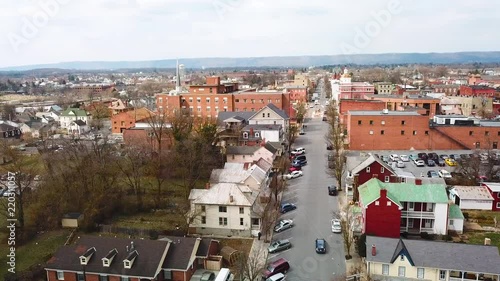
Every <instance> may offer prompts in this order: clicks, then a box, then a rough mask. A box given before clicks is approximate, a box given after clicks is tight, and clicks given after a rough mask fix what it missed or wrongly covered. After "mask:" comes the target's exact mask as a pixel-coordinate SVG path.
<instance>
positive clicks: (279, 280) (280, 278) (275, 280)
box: [266, 273, 286, 281]
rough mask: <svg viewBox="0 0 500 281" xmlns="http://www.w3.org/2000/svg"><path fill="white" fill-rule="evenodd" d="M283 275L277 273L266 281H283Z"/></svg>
mask: <svg viewBox="0 0 500 281" xmlns="http://www.w3.org/2000/svg"><path fill="white" fill-rule="evenodd" d="M285 277H286V276H285V274H283V273H278V274H274V275H273V276H271V277H269V278H267V279H266V281H285Z"/></svg>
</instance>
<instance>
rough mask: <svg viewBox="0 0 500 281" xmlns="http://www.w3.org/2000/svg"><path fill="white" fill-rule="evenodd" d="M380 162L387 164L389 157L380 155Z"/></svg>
mask: <svg viewBox="0 0 500 281" xmlns="http://www.w3.org/2000/svg"><path fill="white" fill-rule="evenodd" d="M382 161H383V162H385V163H389V156H387V155H382Z"/></svg>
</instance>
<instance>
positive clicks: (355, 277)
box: [345, 273, 361, 281]
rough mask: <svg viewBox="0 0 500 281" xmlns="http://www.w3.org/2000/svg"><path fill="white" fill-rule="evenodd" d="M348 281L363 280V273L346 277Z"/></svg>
mask: <svg viewBox="0 0 500 281" xmlns="http://www.w3.org/2000/svg"><path fill="white" fill-rule="evenodd" d="M345 280H346V281H359V280H361V273H358V274H353V275H349V276H346V278H345Z"/></svg>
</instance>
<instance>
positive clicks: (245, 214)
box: [189, 183, 263, 237]
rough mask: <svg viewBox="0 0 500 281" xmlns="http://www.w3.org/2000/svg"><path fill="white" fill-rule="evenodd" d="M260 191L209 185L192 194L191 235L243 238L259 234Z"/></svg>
mask: <svg viewBox="0 0 500 281" xmlns="http://www.w3.org/2000/svg"><path fill="white" fill-rule="evenodd" d="M259 193H260V192H259V191H258V190H253V189H252V188H250V187H248V186H246V185H243V184H236V183H215V184H207V186H206V188H205V189H193V190H191V193H190V194H189V201H190V204H191V207H190V212H191V213H190V217H191V221H190V223H189V232H190V233H191V234H194V233H196V234H205V235H206V234H215V235H224V236H226V235H231V236H241V237H251V236H255V234H256V233H258V232H259V231H260V226H261V217H262V215H263V214H262V213H261V210H262V209H263V208H262V205H261V204H262V203H261V202H260V200H261V198H260V197H259Z"/></svg>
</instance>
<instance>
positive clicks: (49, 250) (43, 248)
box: [0, 230, 69, 278]
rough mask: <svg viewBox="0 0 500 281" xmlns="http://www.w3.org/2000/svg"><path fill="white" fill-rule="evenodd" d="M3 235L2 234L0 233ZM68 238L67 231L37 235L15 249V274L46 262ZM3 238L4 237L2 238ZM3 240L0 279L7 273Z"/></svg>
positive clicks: (3, 241) (6, 250) (0, 249)
mask: <svg viewBox="0 0 500 281" xmlns="http://www.w3.org/2000/svg"><path fill="white" fill-rule="evenodd" d="M2 235H4V233H2ZM68 236H69V231H66V230H58V231H50V232H45V233H42V234H38V235H37V237H35V238H34V239H33V240H31V241H30V242H29V243H27V244H25V245H23V246H20V247H18V248H16V272H22V271H25V270H27V269H28V268H29V267H30V266H33V265H37V264H42V263H44V262H46V261H47V260H48V259H49V258H50V256H51V255H52V254H54V253H55V252H56V250H57V249H58V248H59V247H61V246H63V245H64V243H65V242H66V239H67V238H68ZM3 237H5V235H4V236H3ZM4 243H5V240H3V239H2V244H3V245H2V247H1V248H0V264H1V265H2V266H0V278H3V276H4V275H5V274H6V273H7V269H8V267H7V266H5V265H6V264H7V261H8V260H7V254H8V249H7V247H4V245H5V244H4Z"/></svg>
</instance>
